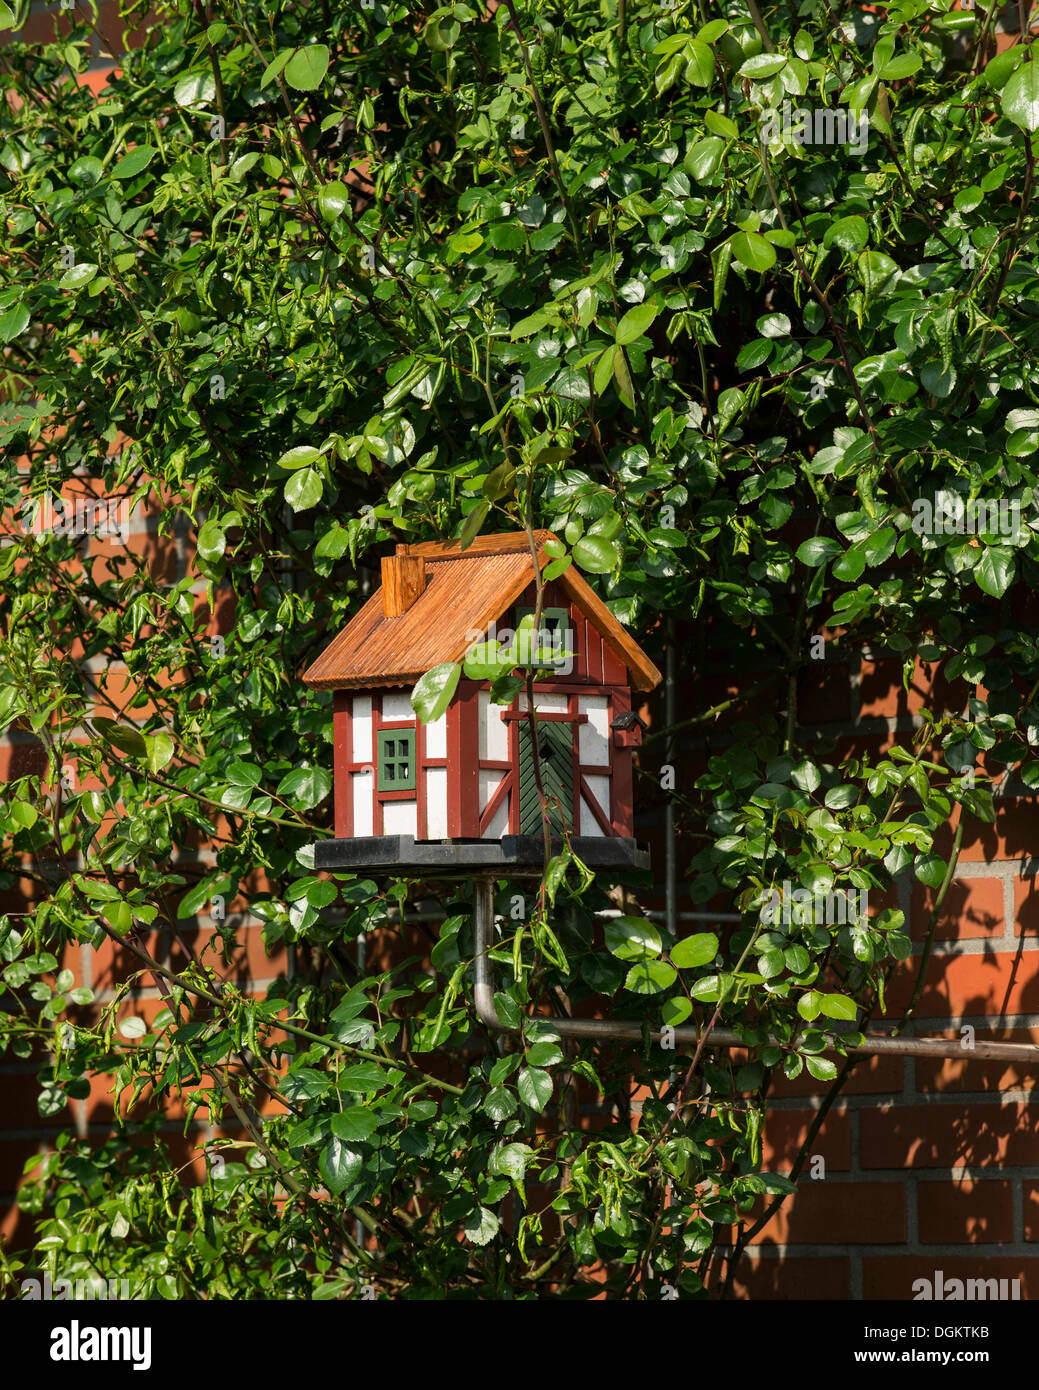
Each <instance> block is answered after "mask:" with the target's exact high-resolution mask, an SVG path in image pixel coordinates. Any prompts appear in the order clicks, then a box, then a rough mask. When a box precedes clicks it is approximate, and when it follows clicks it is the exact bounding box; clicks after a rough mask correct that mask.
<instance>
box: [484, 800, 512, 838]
mask: <svg viewBox="0 0 1039 1390" xmlns="http://www.w3.org/2000/svg"><path fill="white" fill-rule="evenodd" d="M508 833H509V797H508V795H506V796H504V797H502V803H501V805H500V806H499V807H498V809H497V811H495V813H494V815H493V816H492V817H491V820H490V823H489V825H488V826H487V829H486V830H485V831H484V832H483V834H482V835H481V837H480V838H481V839H483V840H500V839H501V837H502V836H503V835H507V834H508Z"/></svg>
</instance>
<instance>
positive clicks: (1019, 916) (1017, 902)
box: [1014, 877, 1039, 940]
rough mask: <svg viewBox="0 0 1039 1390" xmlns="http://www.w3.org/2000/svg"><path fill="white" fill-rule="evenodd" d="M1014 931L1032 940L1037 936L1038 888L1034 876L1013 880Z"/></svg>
mask: <svg viewBox="0 0 1039 1390" xmlns="http://www.w3.org/2000/svg"><path fill="white" fill-rule="evenodd" d="M1014 931H1015V933H1016V934H1017V935H1018V936H1024V937H1028V938H1030V939H1032V940H1034V939H1035V938H1036V937H1039V888H1037V886H1036V880H1035V878H1034V877H1029V878H1017V879H1015V880H1014Z"/></svg>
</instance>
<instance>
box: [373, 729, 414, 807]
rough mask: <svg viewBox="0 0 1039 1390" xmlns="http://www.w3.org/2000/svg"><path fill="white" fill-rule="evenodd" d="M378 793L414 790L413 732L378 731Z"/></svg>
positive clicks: (399, 730)
mask: <svg viewBox="0 0 1039 1390" xmlns="http://www.w3.org/2000/svg"><path fill="white" fill-rule="evenodd" d="M378 767H379V791H381V792H406V791H414V790H415V730H414V729H403V730H402V729H380V730H379V740H378Z"/></svg>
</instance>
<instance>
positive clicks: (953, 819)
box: [934, 799, 1035, 865]
mask: <svg viewBox="0 0 1039 1390" xmlns="http://www.w3.org/2000/svg"><path fill="white" fill-rule="evenodd" d="M997 806H998V810H997V814H996V821H995V824H994V825H988V824H987V823H985V822H983V821H978V820H975V819H974V817H973V816H967V818H966V824H965V826H964V834H963V845H962V847H961V849H960V864H961V865H965V864H967V863H969V862H971V861H977V860H984V861H985V862H986V863H990V864H991V863H994V862H995V861H996V860H999V859H1023V858H1025V857H1026V856H1027V855H1030V854H1032V853H1033V852H1034V850H1035V804H1034V802H1033V801H1032V800H1031V799H1028V800H1020V801H1018V800H1013V799H1009V800H1004V801H1000V802H998V803H997ZM960 814H961V809H960V806H959V805H958V804H956V805H954V806H953V809H952V814H951V815H950V817H949V819H948V821H946V822H945V824H943V825H942V827H941V828H940V830H939V831H938V833H937V835H936V836H935V845H934V849H935V853H936V854H941V855H944V856H945V857H946V858H948V856H949V853H950V851H951V849H952V836H953V832H954V831H955V829H956V826H957V824H958V822H959V817H960Z"/></svg>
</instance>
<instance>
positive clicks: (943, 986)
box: [886, 950, 1039, 1019]
mask: <svg viewBox="0 0 1039 1390" xmlns="http://www.w3.org/2000/svg"><path fill="white" fill-rule="evenodd" d="M1036 964H1037V962H1036V961H1035V960H1032V959H1031V958H1030V957H1029V956H1025V955H1022V954H1017V953H1015V952H1013V951H1004V952H998V951H992V950H988V951H985V952H984V953H981V954H977V955H962V956H942V955H937V954H936V955H933V956H932V957H931V959H930V961H929V962H928V966H927V974H926V977H925V981H924V988H923V993H922V994H921V996H920V1000H919V1003H918V1004H917V1007H916V1015H917V1017H918V1018H953V1019H957V1018H963V1017H964V1016H965V1015H971V1014H990V1015H999V1014H1006V1013H1010V1014H1030V1013H1039V971H1037V969H1036ZM919 968H920V962H919V959H918V958H917V959H914V960H911V961H905V962H904V963H903V964H902V965H901V966H899V968H898V970H897V971H896V972H895V973H894V974H893V975H892V977H891V981H890V984H889V986H888V991H887V1000H886V1003H887V1017H888V1018H898V1017H899V1016H900V1015H901V1014H902V1013H903V1012H904V1010H905V1009H906V1008H907V1007H908V1004H909V1001H910V999H911V997H912V994H913V988H914V986H915V983H916V975H917V972H918V970H919Z"/></svg>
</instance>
